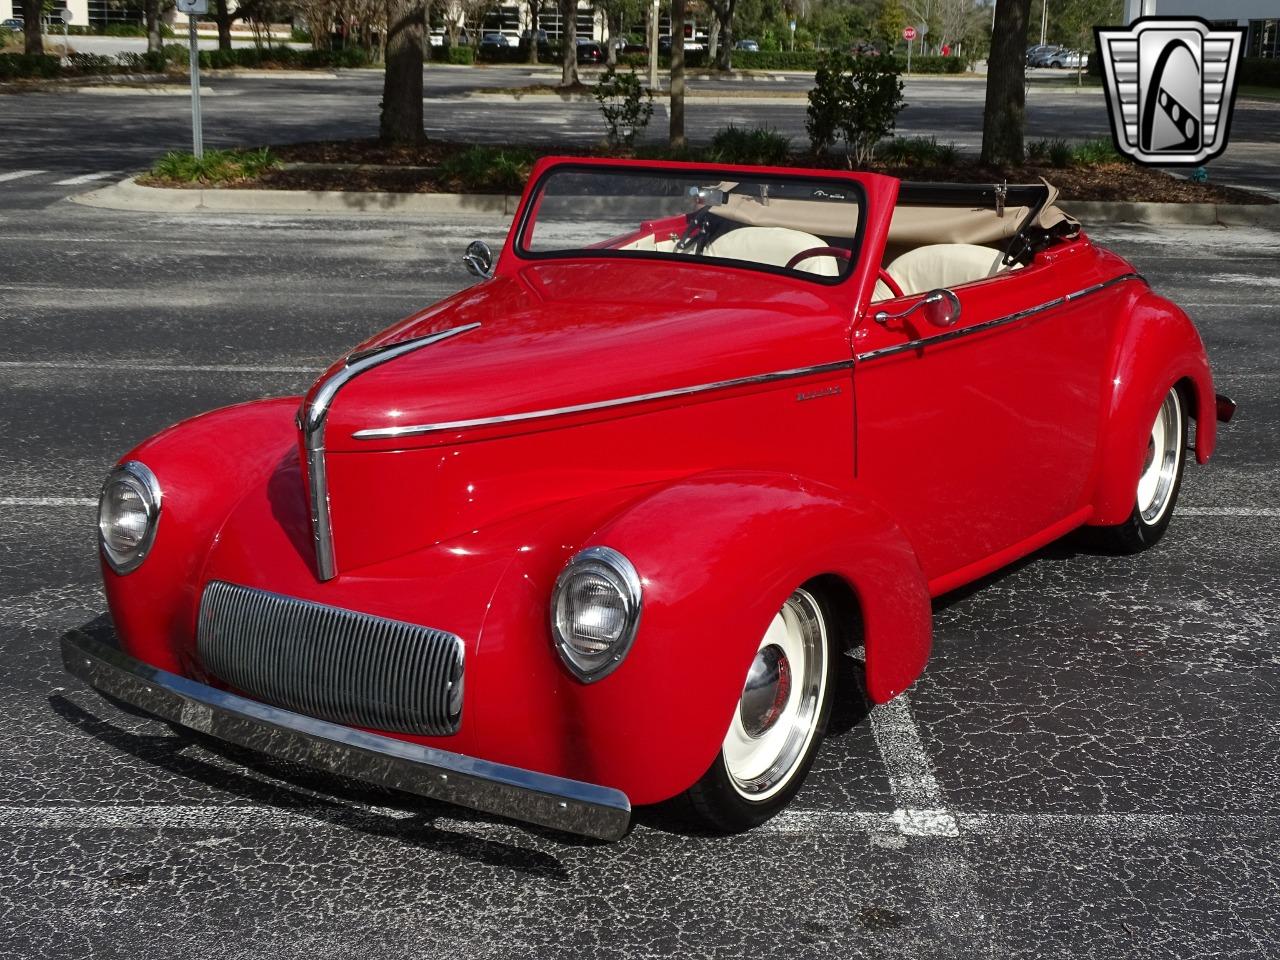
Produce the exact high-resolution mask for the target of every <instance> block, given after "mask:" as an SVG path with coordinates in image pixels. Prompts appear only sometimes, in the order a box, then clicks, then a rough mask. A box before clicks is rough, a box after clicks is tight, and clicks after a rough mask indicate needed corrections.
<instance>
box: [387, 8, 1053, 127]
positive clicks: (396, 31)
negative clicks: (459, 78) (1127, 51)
mask: <svg viewBox="0 0 1280 960" xmlns="http://www.w3.org/2000/svg"><path fill="white" fill-rule="evenodd" d="M1027 2H1028V3H1030V0H1027ZM426 26H427V11H426V7H425V6H424V5H423V0H388V2H387V31H386V37H387V40H386V51H387V52H386V58H387V66H386V73H385V75H384V76H383V81H382V119H381V123H380V124H379V134H380V136H381V138H382V142H383V143H395V144H413V145H416V144H420V143H423V142H425V141H426V139H427V134H426V131H425V130H423V128H422V62H423V51H422V42H423V36H424V34H425V33H426Z"/></svg>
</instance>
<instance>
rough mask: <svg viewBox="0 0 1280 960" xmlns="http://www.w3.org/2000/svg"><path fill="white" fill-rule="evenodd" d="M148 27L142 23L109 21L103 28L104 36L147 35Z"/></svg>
mask: <svg viewBox="0 0 1280 960" xmlns="http://www.w3.org/2000/svg"><path fill="white" fill-rule="evenodd" d="M146 35H147V28H146V27H144V26H143V25H142V24H140V23H109V24H107V25H106V26H105V27H103V28H102V36H104V37H145V36H146Z"/></svg>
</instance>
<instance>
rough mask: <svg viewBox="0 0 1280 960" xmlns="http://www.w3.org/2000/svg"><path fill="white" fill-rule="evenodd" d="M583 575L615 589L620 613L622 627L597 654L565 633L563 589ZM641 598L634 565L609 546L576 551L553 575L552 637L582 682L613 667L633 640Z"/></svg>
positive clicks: (598, 675) (611, 669) (599, 676)
mask: <svg viewBox="0 0 1280 960" xmlns="http://www.w3.org/2000/svg"><path fill="white" fill-rule="evenodd" d="M583 576H592V577H596V578H598V579H599V580H602V581H604V582H605V583H607V584H608V585H609V586H610V587H612V588H613V590H614V591H615V592H616V594H617V597H618V600H619V601H620V602H621V604H622V607H623V610H624V613H623V624H622V629H621V631H620V633H619V635H618V637H617V638H616V639H615V640H613V641H612V642H611V643H609V644H608V645H607V647H606V648H605V649H604V650H601V651H599V652H597V653H588V652H585V651H583V650H581V649H579V648H578V647H577V646H575V645H574V643H573V641H572V638H570V637H568V636H566V635H565V629H564V628H565V626H566V623H565V621H566V620H567V619H568V618H567V616H566V611H565V609H564V603H563V601H564V600H565V597H566V592H567V591H568V590H569V589H570V588H571V587H572V586H573V583H574V581H575V580H576V579H577V578H579V577H583ZM643 600H644V588H643V586H642V585H641V582H640V575H639V574H638V573H636V568H635V567H634V566H633V565H632V563H631V561H630V560H628V559H627V558H626V557H625V556H623V555H622V554H621V553H619V552H618V551H617V550H614V549H613V548H612V547H588V548H587V549H586V550H583V551H581V552H580V553H577V554H575V555H574V556H573V557H572V559H570V560H569V562H568V564H566V565H565V568H564V569H563V570H562V571H560V576H558V577H557V578H556V585H555V588H554V589H553V590H552V591H551V636H552V638H553V639H554V640H555V645H556V651H557V652H558V653H559V654H560V659H561V660H562V661H563V662H564V665H565V666H566V667H568V668H569V670H570V672H572V673H573V675H574V676H575V677H577V678H578V679H579V680H581V681H582V682H583V683H594V682H595V681H597V680H600V679H603V678H604V677H607V676H608V675H609V674H610V673H612V672H613V671H614V670H616V669H617V668H618V667H619V666H620V665H621V664H622V661H623V660H624V659H625V658H626V655H627V653H628V652H629V651H630V650H631V644H632V643H633V642H634V641H635V638H636V631H637V630H638V629H639V627H640V609H641V605H642V603H643Z"/></svg>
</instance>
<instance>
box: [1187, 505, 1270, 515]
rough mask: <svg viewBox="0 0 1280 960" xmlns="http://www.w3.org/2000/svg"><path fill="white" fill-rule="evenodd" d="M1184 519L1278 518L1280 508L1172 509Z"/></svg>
mask: <svg viewBox="0 0 1280 960" xmlns="http://www.w3.org/2000/svg"><path fill="white" fill-rule="evenodd" d="M1173 514H1174V516H1175V517H1176V516H1178V515H1182V516H1184V517H1280V507H1174V509H1173Z"/></svg>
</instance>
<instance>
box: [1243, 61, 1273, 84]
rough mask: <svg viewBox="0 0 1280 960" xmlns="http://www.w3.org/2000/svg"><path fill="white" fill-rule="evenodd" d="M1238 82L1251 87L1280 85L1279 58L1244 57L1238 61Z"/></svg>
mask: <svg viewBox="0 0 1280 960" xmlns="http://www.w3.org/2000/svg"><path fill="white" fill-rule="evenodd" d="M1239 82H1240V83H1243V84H1248V85H1249V86H1251V87H1280V59H1276V58H1274V57H1245V58H1244V59H1243V60H1241V61H1240V81H1239Z"/></svg>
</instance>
